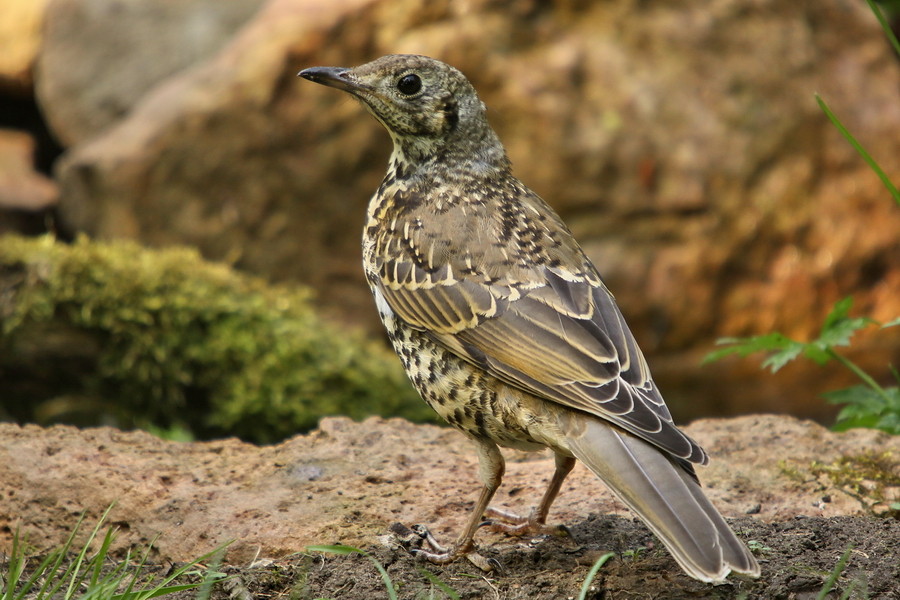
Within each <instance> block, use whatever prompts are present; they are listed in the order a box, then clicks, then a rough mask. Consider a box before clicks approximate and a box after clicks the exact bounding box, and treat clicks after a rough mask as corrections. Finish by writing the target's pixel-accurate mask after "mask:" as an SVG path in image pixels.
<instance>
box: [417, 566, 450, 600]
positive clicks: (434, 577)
mask: <svg viewBox="0 0 900 600" xmlns="http://www.w3.org/2000/svg"><path fill="white" fill-rule="evenodd" d="M419 572H420V573H421V574H422V575H423V576H424V577H425V579H427V580H428V581H430V582H431V583H432V584H433V585H434V586H435V587H437V588H438V589H439V590H441V591H442V592H444V594H446V595H447V597H448V598H450V600H459V594H458V593H457V592H456V590H454V589H453V588H452V587H450V586H449V585H447V584H446V583H444V582H443V581H441V580H440V579H438V576H437V575H435V574H434V573H432V572H431V571H429V570H428V569H422V568H419Z"/></svg>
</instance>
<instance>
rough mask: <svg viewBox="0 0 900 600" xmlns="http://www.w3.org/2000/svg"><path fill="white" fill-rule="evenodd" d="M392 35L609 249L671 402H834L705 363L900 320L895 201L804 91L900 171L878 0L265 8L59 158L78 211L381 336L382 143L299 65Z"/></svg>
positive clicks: (791, 405) (897, 355)
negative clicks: (376, 211) (428, 61)
mask: <svg viewBox="0 0 900 600" xmlns="http://www.w3.org/2000/svg"><path fill="white" fill-rule="evenodd" d="M389 52H418V53H424V54H429V55H432V56H435V57H439V58H441V59H443V60H445V61H447V62H450V63H452V64H454V65H456V66H458V67H459V68H460V69H461V70H462V71H463V72H465V73H466V74H468V75H469V76H470V78H471V79H472V81H473V83H474V84H475V86H476V87H477V88H478V90H479V91H480V93H481V94H482V97H483V98H484V100H485V101H486V102H487V104H488V106H489V109H490V112H489V117H490V119H491V120H492V122H493V124H494V126H495V127H496V128H497V129H498V132H499V134H500V137H501V138H502V139H503V141H504V142H505V143H506V145H507V148H508V150H509V153H510V155H511V157H512V159H513V162H514V165H515V168H516V171H517V173H518V174H519V175H521V176H522V178H523V179H524V180H525V181H526V182H527V183H528V184H529V185H530V186H531V187H533V188H534V189H535V190H536V191H537V192H538V193H540V194H542V195H543V196H544V197H545V198H546V199H547V200H548V201H549V202H550V203H551V204H552V205H553V206H555V207H557V208H558V209H559V211H560V212H561V214H562V216H563V218H564V219H565V220H566V221H567V222H568V223H569V224H570V226H571V227H572V229H573V230H574V232H575V234H576V236H577V237H578V238H579V239H580V240H581V241H582V242H583V243H584V245H585V248H586V250H587V252H588V254H589V255H590V256H591V257H593V258H594V259H595V261H596V263H597V265H598V267H599V269H600V270H601V272H602V273H603V275H604V277H605V279H606V281H607V282H608V283H609V285H610V287H611V288H612V289H613V291H614V293H615V294H616V295H617V298H618V299H619V302H620V304H621V305H622V307H623V311H624V313H625V314H626V317H627V318H628V319H629V322H630V324H631V326H632V329H634V330H635V333H636V335H637V337H638V339H639V341H640V342H641V344H642V346H643V348H644V350H645V352H646V353H647V354H648V355H649V359H650V363H651V367H652V369H653V371H654V373H655V376H656V379H657V380H658V382H659V383H660V385H661V387H662V389H663V390H664V392H665V393H666V394H667V397H668V398H669V402H670V404H671V405H672V406H673V409H674V410H675V412H676V413H678V414H681V415H686V416H687V415H698V414H710V413H714V414H727V413H733V412H741V411H743V412H748V411H758V410H779V411H793V412H795V413H798V414H803V415H812V416H816V417H818V418H828V417H829V416H831V415H833V412H834V409H833V408H829V407H827V406H825V405H824V404H823V403H822V401H821V400H820V399H819V398H818V397H817V395H818V393H820V392H821V391H823V390H826V389H829V388H833V387H839V386H843V385H849V384H850V383H852V380H851V379H850V378H849V376H844V375H843V374H838V373H837V371H835V370H830V371H828V372H826V373H824V374H823V372H822V370H821V369H819V368H818V367H814V366H798V367H792V368H791V369H790V370H784V371H782V373H780V374H779V376H778V378H775V379H772V380H769V379H767V376H765V375H762V374H761V373H760V371H759V369H758V368H757V367H756V362H755V361H752V362H751V361H737V360H736V361H731V362H728V363H723V364H721V365H719V366H717V367H716V368H715V369H704V370H699V369H698V364H699V358H700V357H701V356H702V355H703V354H704V353H705V352H707V351H709V350H710V349H712V345H713V340H714V339H715V338H717V337H719V336H723V335H750V334H756V333H763V332H767V331H771V330H773V329H775V330H781V331H783V332H784V333H786V334H787V335H790V336H794V337H799V338H807V337H809V336H811V335H814V334H815V333H816V332H817V330H818V328H819V326H820V324H821V321H822V318H823V317H824V315H825V314H826V313H827V312H828V310H829V309H830V307H831V305H832V304H833V303H834V302H835V301H836V300H838V299H839V298H841V297H843V296H846V295H848V294H851V293H852V294H854V296H855V298H856V301H857V303H856V304H857V307H858V308H857V309H858V310H859V311H860V313H861V314H867V315H869V316H871V317H874V318H876V319H880V320H888V319H891V318H893V317H895V316H897V315H898V314H900V295H898V294H897V293H896V291H897V289H900V217H898V213H897V207H896V206H895V205H894V203H893V202H892V201H891V200H890V198H889V197H888V195H887V193H886V192H885V190H884V188H883V187H882V185H881V183H880V182H879V181H878V179H877V177H876V176H875V175H874V174H873V173H872V172H871V171H870V170H869V168H868V167H867V166H866V165H865V164H864V162H863V161H862V160H861V159H860V158H859V156H858V155H857V154H856V153H855V151H854V150H853V149H852V148H851V147H850V145H849V144H848V143H847V142H846V141H845V140H844V139H843V138H842V137H841V136H840V134H839V133H838V132H837V130H836V129H835V128H834V127H833V126H832V125H831V124H830V123H829V122H828V121H827V119H826V118H825V116H824V115H823V113H822V112H821V111H820V110H819V108H818V107H817V106H816V103H815V101H814V98H813V96H812V94H813V92H818V93H820V94H821V95H822V97H823V98H824V99H825V100H826V101H827V102H828V104H829V105H830V107H831V109H832V110H833V111H834V112H835V113H836V114H837V115H838V116H839V117H840V118H841V119H842V120H843V122H844V123H845V125H846V126H847V127H848V128H849V129H850V130H851V131H853V132H854V134H855V135H856V136H857V138H858V139H859V140H860V141H861V142H862V144H863V145H864V146H865V147H866V148H867V149H868V150H869V152H870V153H871V154H872V155H873V156H875V157H877V158H878V159H879V160H880V161H881V163H882V166H883V167H884V168H885V169H886V171H887V172H889V173H894V172H898V169H900V164H898V162H897V157H900V138H898V137H897V136H891V135H884V132H885V131H897V130H900V106H898V104H897V103H896V90H897V89H898V86H900V74H898V70H897V67H896V59H895V57H894V56H892V50H891V49H890V48H889V46H888V44H887V43H886V41H885V40H884V36H883V34H882V32H881V31H880V29H879V27H878V25H877V23H876V21H875V19H874V18H873V16H872V14H871V13H870V12H869V11H868V9H867V8H866V7H865V5H863V4H861V3H846V2H842V1H839V0H828V1H826V2H811V1H805V2H793V3H783V2H775V1H774V0H763V1H756V0H753V1H751V0H729V1H722V2H716V3H713V4H710V3H709V2H703V1H701V0H693V1H690V2H682V3H678V4H677V5H671V4H666V3H656V4H653V5H650V6H647V5H643V4H641V5H636V4H635V5H627V6H623V5H619V4H615V3H612V4H611V3H574V4H573V3H563V4H559V3H541V2H534V1H529V0H522V1H520V2H516V3H515V4H513V5H511V6H507V5H503V6H500V5H498V4H496V3H493V2H488V1H487V0H476V1H473V2H467V3H454V2H437V3H428V4H427V5H426V4H421V3H414V2H409V1H404V2H388V1H387V0H342V1H340V2H328V3H324V2H314V1H312V0H272V1H271V2H269V3H268V4H267V5H266V7H265V8H264V9H263V10H262V11H260V12H259V13H258V14H257V15H256V16H255V17H254V18H253V20H252V21H251V22H249V23H248V24H247V25H246V26H245V27H244V28H243V29H242V30H241V31H240V32H239V34H238V35H236V36H235V37H234V39H233V40H231V42H230V43H228V44H227V45H226V46H224V47H223V48H222V49H221V50H220V51H219V52H218V53H216V54H215V55H212V56H211V57H210V58H208V59H207V60H206V61H203V62H202V63H200V64H198V65H196V66H195V67H194V68H192V69H189V70H187V71H181V72H179V73H178V74H176V75H174V76H172V77H169V78H168V79H166V80H164V81H162V82H160V83H158V84H157V85H156V86H155V87H153V88H152V89H150V90H149V91H148V92H147V94H146V95H145V96H144V97H142V98H141V99H140V101H139V102H138V103H137V104H136V105H135V107H134V109H133V110H132V111H131V112H130V113H129V114H128V115H127V117H126V118H124V120H123V121H121V122H120V123H118V124H117V125H115V126H113V127H110V128H109V129H107V130H105V131H104V133H103V134H102V135H99V136H97V137H96V138H95V139H92V140H90V141H89V142H85V143H83V144H80V145H79V146H77V147H76V148H74V149H73V150H72V152H71V153H69V154H68V156H66V157H65V159H64V160H63V161H62V163H61V164H60V168H59V171H58V173H59V180H60V184H61V186H62V194H63V200H62V204H61V209H62V211H63V214H64V216H65V218H66V220H67V222H68V224H69V226H70V227H72V228H74V229H78V230H84V231H87V232H89V233H91V234H92V235H95V236H99V237H103V238H110V237H135V238H138V239H140V240H142V241H143V242H146V243H148V244H152V245H168V244H172V243H179V244H184V243H189V244H195V245H197V246H198V247H199V248H201V250H202V251H203V253H204V254H205V255H206V256H208V257H211V258H216V259H227V260H229V261H233V262H234V263H235V264H237V265H238V266H239V267H241V268H244V269H247V270H250V271H253V272H257V273H262V274H265V275H267V276H270V277H272V278H275V279H297V280H301V281H303V282H305V283H308V284H310V285H312V286H314V287H316V288H317V289H319V290H320V291H321V294H320V297H321V298H322V304H323V306H325V307H327V308H328V309H329V310H331V311H332V313H333V314H334V315H335V316H336V317H337V318H340V319H342V320H347V321H352V322H356V323H359V322H364V323H365V324H367V325H369V326H370V327H371V329H372V331H378V330H379V327H378V325H377V323H376V318H375V311H374V310H373V308H372V306H371V304H372V303H371V298H370V296H369V292H368V290H367V289H366V286H365V284H364V282H363V277H362V274H361V270H360V268H359V260H360V251H359V240H358V228H359V227H361V224H362V221H363V215H364V210H365V204H366V202H367V199H368V198H369V196H370V195H371V194H372V192H373V191H374V189H375V188H376V186H377V184H378V182H379V180H380V178H381V176H382V174H383V172H384V168H385V163H386V158H387V155H388V152H389V142H388V137H387V135H386V134H385V133H384V132H383V131H382V130H381V128H380V126H379V125H378V124H377V123H375V122H374V121H373V120H372V119H371V117H369V116H368V115H367V114H365V111H363V110H362V109H361V108H360V107H359V106H357V105H356V103H354V102H351V101H348V100H347V99H344V98H341V97H339V96H337V95H335V94H334V93H330V92H329V91H327V90H322V89H321V88H318V87H316V86H312V85H308V84H305V83H304V82H302V81H298V80H296V78H295V77H294V76H295V74H296V72H297V71H298V70H299V69H300V68H302V67H307V66H312V65H353V64H359V63H361V62H364V61H367V60H370V59H372V58H374V57H376V56H378V55H381V54H384V53H389ZM348 219H349V221H348ZM299 256H304V257H307V259H306V260H302V261H301V260H297V257H299ZM857 348H858V349H857V350H856V352H857V354H856V355H854V357H855V358H859V360H860V362H861V363H862V365H863V367H864V368H867V369H871V370H873V373H875V374H876V376H877V377H879V378H882V377H883V378H884V379H885V380H886V381H887V379H888V378H889V377H890V374H889V372H888V371H887V369H886V365H887V364H889V363H890V362H892V361H893V362H894V363H896V362H898V360H900V338H898V337H897V336H895V335H894V336H888V335H887V334H884V335H882V336H881V337H876V336H872V337H870V338H860V341H859V342H857ZM762 379H765V381H761V380H762Z"/></svg>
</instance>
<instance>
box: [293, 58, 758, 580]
mask: <svg viewBox="0 0 900 600" xmlns="http://www.w3.org/2000/svg"><path fill="white" fill-rule="evenodd" d="M298 75H299V76H300V77H302V78H304V79H307V80H309V81H312V82H314V83H318V84H321V85H324V86H328V87H332V88H336V89H338V90H342V91H344V92H347V93H349V94H350V95H351V96H353V97H355V98H356V99H358V100H359V101H361V103H362V104H363V106H364V107H365V108H366V109H367V110H368V111H369V112H370V113H371V114H372V116H374V117H375V119H376V120H377V121H379V122H380V123H381V124H382V125H383V126H384V128H385V129H386V130H387V132H388V134H389V135H390V137H391V139H392V142H393V152H392V153H391V156H390V158H389V160H388V169H387V173H386V174H385V176H384V179H383V180H382V182H381V184H380V185H379V187H378V189H377V191H376V192H375V194H374V195H373V196H372V198H371V200H370V202H369V205H368V209H367V215H366V219H365V225H364V228H363V240H362V254H363V265H364V270H365V275H366V279H367V281H368V284H369V286H370V288H371V290H372V293H373V295H374V298H375V304H376V307H377V309H378V313H379V316H380V317H381V320H382V321H383V323H384V326H385V328H386V330H387V336H388V338H389V339H390V341H391V344H392V346H393V348H394V350H395V351H396V353H397V355H398V356H399V358H400V360H401V362H402V363H403V366H404V368H405V370H406V373H407V375H408V376H409V379H410V380H411V382H412V384H413V386H414V387H415V388H416V389H417V390H418V392H419V394H420V395H421V396H422V398H423V399H424V401H425V402H426V403H428V404H429V405H430V406H431V408H432V409H434V411H435V412H436V413H437V414H438V415H440V416H441V417H442V418H443V419H445V420H446V421H447V422H448V423H449V424H450V425H452V426H453V427H455V428H456V429H458V430H460V431H461V432H462V433H463V434H465V435H466V436H467V437H468V438H469V439H470V440H471V441H472V442H474V445H475V448H476V451H477V455H478V473H479V477H480V479H481V482H482V484H483V487H482V489H481V492H480V494H479V496H478V499H477V501H476V503H475V506H474V509H473V511H472V514H471V516H470V518H469V519H468V521H467V524H466V526H465V528H464V529H463V531H462V532H461V533H460V535H459V537H458V538H457V539H456V541H455V542H454V543H453V544H451V545H449V546H447V547H445V546H442V545H440V544H439V543H438V542H437V540H435V539H434V538H433V537H432V536H430V535H429V536H428V541H429V542H430V543H429V546H430V549H428V550H425V549H420V550H419V554H420V555H421V556H422V557H423V558H425V559H427V560H429V561H431V562H433V563H437V564H447V563H449V562H452V561H454V560H457V559H459V558H461V557H464V556H466V557H469V558H470V559H471V558H472V557H473V556H477V557H480V555H479V554H478V552H477V547H476V545H475V542H474V536H475V534H476V532H477V530H478V529H479V527H480V526H482V525H484V524H485V523H492V524H493V525H494V526H495V527H497V528H499V529H500V530H502V531H507V532H509V533H512V534H525V533H542V532H546V531H547V530H548V529H550V527H549V526H548V525H547V517H548V514H549V511H550V507H551V505H552V503H553V501H554V500H555V498H556V497H557V495H558V493H559V491H560V488H561V487H562V484H563V481H564V480H565V478H566V476H567V475H568V474H569V472H570V471H571V470H572V468H573V467H574V465H575V463H576V459H577V460H580V461H581V462H582V463H584V464H585V465H586V466H587V468H588V469H590V470H591V471H592V472H593V473H594V474H596V475H597V476H598V477H599V478H600V479H601V480H602V481H603V482H604V483H605V484H606V485H607V486H608V487H609V488H610V489H611V490H612V491H613V492H614V494H615V495H616V496H617V497H618V498H620V499H621V500H622V502H623V503H624V504H625V505H627V506H628V507H629V508H630V509H631V510H633V511H634V512H635V513H636V514H637V516H638V517H640V519H641V520H642V521H643V522H644V523H645V524H646V525H647V526H648V528H649V529H650V530H651V531H652V532H653V533H654V534H655V535H656V536H657V537H658V538H659V539H660V540H661V541H662V543H663V544H664V545H665V547H666V548H667V549H668V550H669V552H670V553H671V555H672V556H673V557H674V559H675V561H676V562H677V563H678V564H679V565H680V566H681V568H682V569H683V570H684V571H685V572H686V573H687V574H688V575H689V576H691V577H693V578H695V579H698V580H701V581H704V582H712V583H718V582H722V581H724V579H725V578H726V577H727V576H728V575H729V574H730V573H732V572H734V573H742V574H745V575H747V576H750V577H757V576H759V573H760V568H759V565H758V563H757V561H756V559H755V558H754V557H753V554H752V553H751V551H750V550H749V549H748V547H747V546H746V545H745V544H744V543H743V542H741V541H740V540H739V539H738V538H737V536H736V535H735V534H734V532H733V531H732V530H731V528H730V527H729V525H728V524H727V522H726V521H725V520H724V518H723V517H722V516H721V514H720V513H719V511H718V510H717V509H716V508H715V506H713V504H712V503H711V502H710V500H709V499H708V498H707V497H706V495H705V494H704V492H703V489H702V487H701V486H700V483H699V479H698V478H697V475H696V471H695V469H694V465H706V464H707V463H708V461H709V457H708V455H707V453H706V452H705V451H704V450H703V449H702V448H701V447H700V445H699V444H697V442H695V441H694V440H693V439H691V438H690V437H689V436H688V435H687V434H685V433H684V432H683V431H682V430H681V429H679V428H678V427H677V426H676V425H675V424H674V422H673V419H672V416H671V413H670V411H669V409H668V408H667V406H666V404H665V401H664V400H663V397H662V396H661V395H660V392H659V389H658V388H657V386H656V384H655V383H654V381H653V378H652V376H651V374H650V370H649V367H648V364H647V361H646V359H645V358H644V355H643V353H642V352H641V350H640V348H639V347H638V344H637V341H636V340H635V337H634V336H633V334H632V333H631V331H630V330H629V328H628V325H627V324H626V323H625V319H624V317H623V316H622V313H621V311H620V310H619V307H618V305H617V304H616V301H615V299H614V297H613V295H612V293H611V292H610V291H609V290H608V288H607V287H606V285H605V284H604V282H603V280H602V279H601V277H600V274H599V272H598V270H597V268H596V267H595V266H594V264H593V263H592V261H591V260H590V259H589V258H588V256H587V255H586V254H585V252H584V250H583V249H582V247H581V246H580V245H579V244H578V242H577V241H576V240H575V238H574V236H573V235H572V232H571V231H570V230H569V228H568V227H567V226H566V225H565V224H564V223H563V221H562V219H561V218H560V217H559V216H558V215H557V213H556V212H555V211H554V210H553V209H552V208H551V207H550V205H548V204H547V203H546V202H545V201H544V200H543V199H541V198H540V197H539V196H538V195H537V194H536V193H535V192H533V191H532V190H530V189H529V188H528V187H527V186H526V185H525V184H524V183H522V182H521V181H520V180H519V179H518V178H516V176H514V175H513V172H512V166H511V161H510V160H509V158H508V156H507V153H506V150H505V149H504V146H503V144H502V143H501V142H500V140H499V138H498V136H497V134H496V133H495V132H494V130H493V129H492V128H491V126H490V124H489V123H488V120H487V116H486V107H485V104H484V103H483V102H482V100H481V99H480V98H479V96H478V94H477V92H476V90H475V88H474V87H473V85H472V84H471V83H470V82H469V80H468V79H467V78H466V77H465V75H463V74H462V73H461V72H460V71H459V70H457V69H456V68H454V67H452V66H450V65H448V64H446V63H443V62H441V61H438V60H436V59H433V58H429V57H425V56H420V55H414V54H391V55H387V56H382V57H381V58H378V59H376V60H374V61H372V62H369V63H366V64H363V65H361V66H357V67H353V68H343V67H312V68H307V69H304V70H302V71H300V72H299V73H298ZM499 447H507V448H516V449H522V450H529V451H534V450H541V449H543V448H550V449H551V450H552V452H553V454H554V458H555V470H554V473H553V475H552V477H551V480H550V482H549V485H548V487H547V490H546V492H545V493H544V494H543V496H542V498H541V499H540V501H539V503H538V504H537V506H536V508H535V509H534V510H533V511H532V512H531V513H530V515H528V516H527V517H526V516H517V515H513V514H510V513H506V512H504V511H501V510H496V509H491V508H489V505H490V502H491V499H492V498H493V496H494V493H495V492H496V490H497V488H498V487H499V486H500V484H501V482H502V478H503V475H504V471H505V463H504V459H503V455H502V454H501V452H500V449H499ZM486 515H487V516H488V517H489V519H488V520H487V521H484V518H485V516H486ZM480 558H481V559H482V561H483V557H480ZM473 562H474V561H473ZM476 564H479V563H477V562H476ZM482 566H483V565H482ZM484 568H490V565H488V566H486V567H484Z"/></svg>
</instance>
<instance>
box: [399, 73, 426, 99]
mask: <svg viewBox="0 0 900 600" xmlns="http://www.w3.org/2000/svg"><path fill="white" fill-rule="evenodd" d="M397 89H398V90H400V93H401V94H404V95H406V96H412V95H413V94H415V93H417V92H418V91H419V90H421V89H422V80H421V79H419V76H418V75H415V74H413V73H410V74H409V75H404V76H403V77H401V78H400V81H398V82H397Z"/></svg>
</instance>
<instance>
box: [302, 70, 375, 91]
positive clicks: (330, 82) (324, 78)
mask: <svg viewBox="0 0 900 600" xmlns="http://www.w3.org/2000/svg"><path fill="white" fill-rule="evenodd" d="M297 75H298V76H299V77H302V78H303V79H309V80H310V81H312V82H314V83H320V84H322V85H327V86H328V87H333V88H337V89H339V90H344V91H345V92H351V93H352V92H358V91H361V90H363V89H366V87H367V86H365V85H363V84H361V83H360V82H359V81H357V80H356V78H355V77H353V74H352V73H351V71H350V69H344V68H342V67H311V68H309V69H303V70H302V71H300V72H299V73H297Z"/></svg>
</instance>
